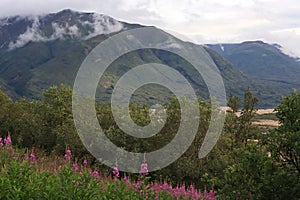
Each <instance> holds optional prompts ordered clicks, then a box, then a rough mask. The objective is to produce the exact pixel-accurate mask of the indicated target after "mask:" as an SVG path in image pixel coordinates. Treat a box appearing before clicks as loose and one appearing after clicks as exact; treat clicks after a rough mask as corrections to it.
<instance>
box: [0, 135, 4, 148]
mask: <svg viewBox="0 0 300 200" xmlns="http://www.w3.org/2000/svg"><path fill="white" fill-rule="evenodd" d="M0 146H1V147H3V140H2V138H1V137H0Z"/></svg>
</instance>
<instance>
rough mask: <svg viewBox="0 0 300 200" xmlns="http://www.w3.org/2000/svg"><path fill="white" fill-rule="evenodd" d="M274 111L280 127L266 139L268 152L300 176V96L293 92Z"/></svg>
mask: <svg viewBox="0 0 300 200" xmlns="http://www.w3.org/2000/svg"><path fill="white" fill-rule="evenodd" d="M276 111H277V113H276V116H277V118H278V119H279V122H280V126H279V127H278V128H277V129H275V130H273V131H272V132H271V134H270V136H269V138H268V143H269V147H270V151H271V153H272V156H273V157H274V158H275V159H277V161H278V162H280V163H283V164H288V165H290V166H291V167H292V168H294V169H295V170H296V171H298V176H300V94H298V93H297V91H296V90H294V91H293V93H292V94H291V95H290V96H287V97H283V98H282V101H281V104H279V105H278V106H277V108H276Z"/></svg>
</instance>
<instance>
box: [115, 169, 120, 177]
mask: <svg viewBox="0 0 300 200" xmlns="http://www.w3.org/2000/svg"><path fill="white" fill-rule="evenodd" d="M113 174H114V176H115V177H117V178H119V177H120V173H119V169H118V168H117V167H114V170H113Z"/></svg>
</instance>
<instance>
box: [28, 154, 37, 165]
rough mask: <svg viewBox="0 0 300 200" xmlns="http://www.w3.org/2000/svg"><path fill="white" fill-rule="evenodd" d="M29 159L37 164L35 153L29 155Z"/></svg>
mask: <svg viewBox="0 0 300 200" xmlns="http://www.w3.org/2000/svg"><path fill="white" fill-rule="evenodd" d="M29 159H30V161H31V162H34V163H36V156H35V154H34V153H33V152H32V153H31V154H30V155H29Z"/></svg>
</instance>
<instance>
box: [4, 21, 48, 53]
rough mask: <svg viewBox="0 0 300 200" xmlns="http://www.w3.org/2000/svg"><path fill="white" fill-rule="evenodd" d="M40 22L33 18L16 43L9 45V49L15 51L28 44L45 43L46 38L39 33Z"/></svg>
mask: <svg viewBox="0 0 300 200" xmlns="http://www.w3.org/2000/svg"><path fill="white" fill-rule="evenodd" d="M39 26H40V22H39V19H38V17H35V18H34V20H33V23H32V26H31V27H27V30H26V31H25V33H23V34H21V35H19V37H18V39H17V41H15V42H10V43H9V49H15V48H19V47H22V46H24V45H26V44H27V43H28V42H30V41H32V42H38V41H45V40H47V38H45V37H43V36H42V35H41V33H40V29H39Z"/></svg>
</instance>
